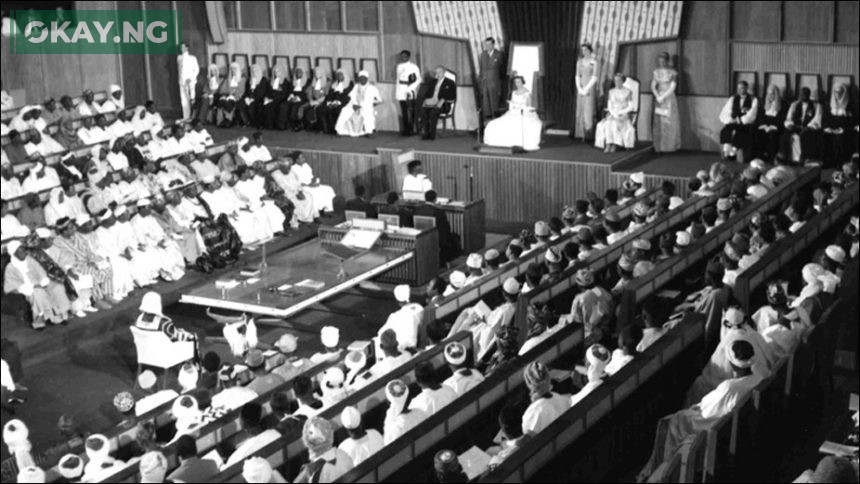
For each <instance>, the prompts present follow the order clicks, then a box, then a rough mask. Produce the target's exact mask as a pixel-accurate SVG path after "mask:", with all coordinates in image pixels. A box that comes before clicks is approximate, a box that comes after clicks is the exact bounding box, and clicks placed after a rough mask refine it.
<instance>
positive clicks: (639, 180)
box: [630, 171, 647, 197]
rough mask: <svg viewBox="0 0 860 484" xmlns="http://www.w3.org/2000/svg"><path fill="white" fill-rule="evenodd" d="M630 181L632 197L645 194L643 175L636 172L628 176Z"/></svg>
mask: <svg viewBox="0 0 860 484" xmlns="http://www.w3.org/2000/svg"><path fill="white" fill-rule="evenodd" d="M630 181H631V182H633V187H634V192H633V196H634V197H639V196H642V195H644V194H645V192H647V190H646V189H645V173H644V172H641V171H638V172H636V173H631V174H630Z"/></svg>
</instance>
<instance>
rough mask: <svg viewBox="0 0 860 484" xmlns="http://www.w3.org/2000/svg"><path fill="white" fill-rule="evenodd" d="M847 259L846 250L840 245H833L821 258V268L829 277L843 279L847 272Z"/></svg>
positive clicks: (825, 250) (828, 247) (829, 246)
mask: <svg viewBox="0 0 860 484" xmlns="http://www.w3.org/2000/svg"><path fill="white" fill-rule="evenodd" d="M846 257H847V254H846V253H845V249H843V248H842V247H840V246H838V245H835V244H831V245H828V246H827V248H826V249H824V254H823V255H822V256H821V259H820V264H821V267H823V268H824V270H825V271H827V272H828V275H829V276H831V277H836V278H837V279H842V276H843V273H844V272H845V259H846Z"/></svg>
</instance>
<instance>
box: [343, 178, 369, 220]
mask: <svg viewBox="0 0 860 484" xmlns="http://www.w3.org/2000/svg"><path fill="white" fill-rule="evenodd" d="M346 209H347V210H355V211H356V212H364V215H365V216H367V218H376V207H374V206H373V204H372V203H370V201H368V200H367V190H365V188H364V185H358V186H357V187H355V198H353V199H352V200H347V202H346Z"/></svg>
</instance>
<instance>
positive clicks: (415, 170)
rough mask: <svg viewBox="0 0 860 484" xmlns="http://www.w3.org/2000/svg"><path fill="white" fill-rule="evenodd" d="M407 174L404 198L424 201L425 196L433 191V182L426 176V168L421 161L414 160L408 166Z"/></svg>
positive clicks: (404, 178) (403, 190)
mask: <svg viewBox="0 0 860 484" xmlns="http://www.w3.org/2000/svg"><path fill="white" fill-rule="evenodd" d="M406 170H407V172H408V173H407V174H406V176H404V177H403V188H402V190H401V191H402V192H403V198H404V199H407V200H409V199H419V200H424V194H425V193H427V192H429V191H430V190H432V189H433V182H431V181H430V179H429V178H427V175H425V174H424V167H423V165H422V164H421V161H419V160H412V161H410V162H409V164H408V165H406Z"/></svg>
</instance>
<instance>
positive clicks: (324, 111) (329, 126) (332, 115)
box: [317, 69, 355, 134]
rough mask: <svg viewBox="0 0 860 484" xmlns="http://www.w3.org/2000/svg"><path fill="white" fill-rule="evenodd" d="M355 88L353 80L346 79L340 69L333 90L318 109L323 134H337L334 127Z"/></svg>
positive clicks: (335, 75)
mask: <svg viewBox="0 0 860 484" xmlns="http://www.w3.org/2000/svg"><path fill="white" fill-rule="evenodd" d="M354 86H355V83H354V82H352V79H347V78H346V74H345V73H344V71H343V69H338V70H337V71H336V72H335V73H334V82H333V83H332V85H331V89H329V90H328V94H326V96H325V100H324V101H323V102H322V104H321V105H320V106H319V107H318V108H317V119H318V121H319V126H320V129H321V130H322V132H323V133H328V134H335V131H334V127H335V124H337V120H338V118H339V117H340V111H341V109H343V107H344V106H346V105H347V104H349V93H350V91H352V88H353V87H354Z"/></svg>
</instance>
